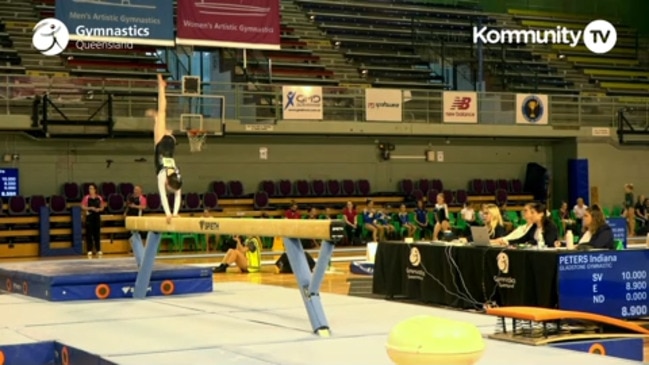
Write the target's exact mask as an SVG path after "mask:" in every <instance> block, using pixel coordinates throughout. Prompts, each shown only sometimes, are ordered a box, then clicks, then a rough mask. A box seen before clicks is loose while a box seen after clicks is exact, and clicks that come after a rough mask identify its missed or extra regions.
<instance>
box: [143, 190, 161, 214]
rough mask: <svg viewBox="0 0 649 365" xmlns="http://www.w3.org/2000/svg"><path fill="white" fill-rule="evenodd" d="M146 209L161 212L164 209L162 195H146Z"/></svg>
mask: <svg viewBox="0 0 649 365" xmlns="http://www.w3.org/2000/svg"><path fill="white" fill-rule="evenodd" d="M146 209H147V210H148V211H150V212H159V211H160V210H161V209H162V201H161V200H160V194H158V193H151V194H147V195H146Z"/></svg>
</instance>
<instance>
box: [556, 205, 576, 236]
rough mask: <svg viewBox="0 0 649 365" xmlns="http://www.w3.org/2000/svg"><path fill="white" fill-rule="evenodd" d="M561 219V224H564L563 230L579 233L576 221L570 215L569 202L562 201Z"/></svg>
mask: <svg viewBox="0 0 649 365" xmlns="http://www.w3.org/2000/svg"><path fill="white" fill-rule="evenodd" d="M559 219H560V220H561V224H562V225H563V231H564V232H568V231H572V232H573V233H577V232H576V231H575V230H576V228H577V227H576V224H575V223H576V222H575V220H574V219H572V217H571V216H570V210H568V202H561V208H559Z"/></svg>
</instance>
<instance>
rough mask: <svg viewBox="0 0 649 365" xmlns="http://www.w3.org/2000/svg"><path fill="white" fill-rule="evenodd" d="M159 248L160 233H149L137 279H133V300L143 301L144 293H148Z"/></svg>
mask: <svg viewBox="0 0 649 365" xmlns="http://www.w3.org/2000/svg"><path fill="white" fill-rule="evenodd" d="M159 246H160V233H153V232H149V234H148V235H147V237H146V247H145V248H144V255H143V256H142V265H140V269H139V270H138V273H137V279H135V289H134V290H133V298H137V299H144V298H145V297H146V293H147V292H148V291H149V284H150V283H151V274H153V265H154V264H155V257H156V255H157V254H158V247H159Z"/></svg>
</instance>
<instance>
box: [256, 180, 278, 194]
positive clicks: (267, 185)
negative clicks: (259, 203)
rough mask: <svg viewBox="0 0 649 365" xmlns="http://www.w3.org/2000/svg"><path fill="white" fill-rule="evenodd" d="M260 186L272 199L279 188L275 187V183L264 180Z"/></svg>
mask: <svg viewBox="0 0 649 365" xmlns="http://www.w3.org/2000/svg"><path fill="white" fill-rule="evenodd" d="M259 185H260V189H261V191H265V192H266V194H268V197H270V198H272V197H274V196H275V193H276V192H277V186H276V185H275V182H274V181H272V180H264V181H262V182H261V184H259Z"/></svg>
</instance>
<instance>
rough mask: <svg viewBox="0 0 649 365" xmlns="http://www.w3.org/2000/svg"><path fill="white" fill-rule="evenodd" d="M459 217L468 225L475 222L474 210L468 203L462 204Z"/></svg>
mask: <svg viewBox="0 0 649 365" xmlns="http://www.w3.org/2000/svg"><path fill="white" fill-rule="evenodd" d="M460 216H462V220H464V221H465V222H467V223H469V224H471V223H473V222H475V210H473V208H472V207H471V206H470V205H469V203H464V205H463V206H462V210H461V211H460Z"/></svg>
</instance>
